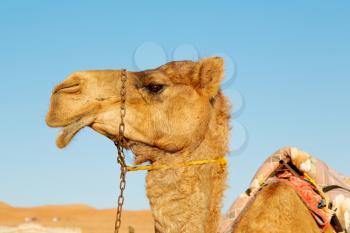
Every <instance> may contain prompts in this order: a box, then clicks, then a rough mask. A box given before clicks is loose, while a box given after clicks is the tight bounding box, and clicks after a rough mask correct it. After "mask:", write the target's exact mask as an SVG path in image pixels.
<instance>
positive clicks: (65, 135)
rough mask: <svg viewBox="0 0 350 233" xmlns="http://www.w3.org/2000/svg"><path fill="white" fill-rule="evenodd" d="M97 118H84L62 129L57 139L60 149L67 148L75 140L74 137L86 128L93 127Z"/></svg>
mask: <svg viewBox="0 0 350 233" xmlns="http://www.w3.org/2000/svg"><path fill="white" fill-rule="evenodd" d="M94 120H95V117H92V116H90V117H88V116H87V117H82V118H80V119H79V120H77V121H74V122H72V123H70V124H68V125H66V126H64V127H63V128H62V130H61V131H60V133H59V134H58V136H57V139H56V145H57V147H58V148H64V147H66V146H67V145H68V144H69V143H70V142H71V141H72V139H73V137H74V136H75V135H76V134H77V133H78V132H79V131H80V130H81V129H82V128H84V127H86V126H89V125H91V124H92V123H93V122H94Z"/></svg>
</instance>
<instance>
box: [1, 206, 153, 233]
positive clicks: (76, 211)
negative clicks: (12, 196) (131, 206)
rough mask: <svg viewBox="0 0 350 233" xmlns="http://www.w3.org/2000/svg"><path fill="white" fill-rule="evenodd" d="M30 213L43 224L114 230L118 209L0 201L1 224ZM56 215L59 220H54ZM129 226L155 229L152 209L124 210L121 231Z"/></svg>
mask: <svg viewBox="0 0 350 233" xmlns="http://www.w3.org/2000/svg"><path fill="white" fill-rule="evenodd" d="M28 217H32V218H34V219H35V220H34V222H35V223H38V224H41V225H43V226H49V227H73V228H81V229H82V231H83V233H113V230H114V218H115V210H114V209H102V210H99V209H95V208H92V207H90V206H86V205H63V206H40V207H33V208H17V207H12V206H10V205H7V204H6V203H3V202H0V225H5V226H14V225H18V224H21V223H24V222H25V219H26V218H28ZM54 218H56V220H58V221H56V222H55V221H53V219H54ZM129 226H130V227H132V228H134V229H135V233H151V232H152V233H153V232H154V230H153V219H152V216H151V213H150V211H124V212H123V216H122V227H121V231H120V232H121V233H127V232H129V231H128V228H129Z"/></svg>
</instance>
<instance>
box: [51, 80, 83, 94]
mask: <svg viewBox="0 0 350 233" xmlns="http://www.w3.org/2000/svg"><path fill="white" fill-rule="evenodd" d="M79 90H80V83H78V82H75V83H62V84H60V85H58V86H57V87H56V88H55V89H54V91H53V93H54V94H55V93H59V92H64V93H75V92H77V91H79Z"/></svg>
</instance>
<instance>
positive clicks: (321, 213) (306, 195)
mask: <svg viewBox="0 0 350 233" xmlns="http://www.w3.org/2000/svg"><path fill="white" fill-rule="evenodd" d="M288 173H289V174H287V175H286V174H284V175H283V176H277V178H279V180H280V181H282V182H284V183H287V184H288V185H290V186H292V187H293V188H294V189H295V191H296V192H297V193H298V195H299V197H300V198H301V199H302V200H303V202H304V203H305V205H306V206H307V207H308V208H309V210H310V211H311V212H313V213H314V214H316V215H317V216H318V217H319V218H320V219H321V220H322V223H320V222H319V221H317V222H318V223H319V224H320V225H321V226H322V227H323V228H327V227H328V226H329V224H330V216H329V215H328V212H327V211H326V207H324V208H318V206H319V204H320V203H321V201H322V197H321V196H320V195H319V194H318V193H317V190H316V188H315V187H314V186H313V185H312V184H310V183H309V182H308V181H306V180H305V178H304V177H296V176H294V175H293V174H291V173H290V172H288Z"/></svg>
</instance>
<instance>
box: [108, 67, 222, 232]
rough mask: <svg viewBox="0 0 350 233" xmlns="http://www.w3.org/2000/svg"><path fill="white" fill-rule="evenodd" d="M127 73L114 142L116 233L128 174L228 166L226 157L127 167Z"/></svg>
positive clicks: (123, 77)
mask: <svg viewBox="0 0 350 233" xmlns="http://www.w3.org/2000/svg"><path fill="white" fill-rule="evenodd" d="M127 78H128V76H127V71H126V70H125V69H123V70H122V71H121V87H120V93H119V94H120V123H119V128H118V129H119V136H118V138H117V140H116V141H114V144H115V146H116V147H117V150H118V158H117V160H118V163H119V165H120V179H119V195H118V206H117V214H116V218H115V225H114V233H118V232H119V229H120V225H121V215H122V210H123V204H124V190H125V186H126V179H125V178H126V173H127V172H128V171H140V170H147V171H150V170H158V169H167V168H178V167H188V166H195V165H203V164H209V163H213V164H214V163H216V164H219V165H221V166H226V164H227V160H226V159H225V157H223V156H222V157H219V158H218V159H204V160H193V161H188V162H184V163H178V164H174V165H172V166H167V165H160V166H153V165H144V166H127V164H126V162H125V154H124V148H125V147H126V138H125V135H124V133H125V123H124V118H125V115H126V108H125V102H126V81H127Z"/></svg>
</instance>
